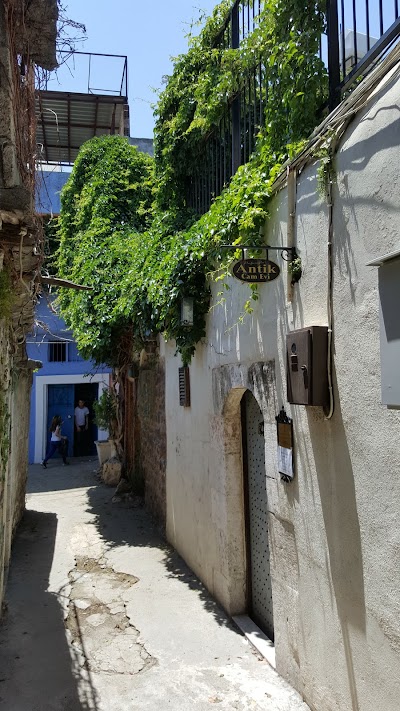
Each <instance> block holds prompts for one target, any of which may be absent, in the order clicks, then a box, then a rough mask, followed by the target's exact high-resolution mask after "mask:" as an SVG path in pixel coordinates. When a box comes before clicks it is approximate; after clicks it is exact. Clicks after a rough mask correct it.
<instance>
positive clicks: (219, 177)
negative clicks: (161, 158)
mask: <svg viewBox="0 0 400 711" xmlns="http://www.w3.org/2000/svg"><path fill="white" fill-rule="evenodd" d="M288 2H290V0H288ZM399 3H400V0H326V33H325V34H324V35H323V36H322V37H321V41H320V49H319V53H320V58H321V59H322V61H323V62H324V63H325V65H326V67H327V73H328V81H329V98H328V108H329V110H333V109H334V108H335V107H336V106H337V105H338V104H339V103H340V101H341V99H342V96H343V94H344V93H345V92H348V91H349V90H351V88H352V85H353V84H354V82H355V81H356V80H357V79H359V77H361V76H365V75H366V74H367V73H368V71H370V70H371V69H372V68H373V67H374V66H375V64H376V63H377V62H378V61H379V59H381V58H382V57H383V56H384V55H385V53H387V51H388V50H389V48H390V47H391V45H392V44H393V43H394V42H396V40H397V39H398V37H399V35H400V17H399ZM263 7H264V0H254V1H253V2H252V3H245V4H244V3H243V2H241V1H240V0H236V2H234V4H233V6H232V9H231V11H230V13H229V16H228V17H227V19H226V22H225V24H224V25H223V27H222V28H221V32H220V33H219V35H218V37H217V38H216V40H215V46H218V47H221V48H222V49H228V48H232V49H237V48H239V47H240V43H241V42H242V41H243V40H244V39H245V38H246V37H248V36H249V35H250V34H251V33H252V32H253V31H254V29H255V27H256V26H257V23H258V22H259V21H260V20H259V16H260V13H261V11H262V9H263ZM268 86H269V84H268V72H267V69H266V67H265V66H264V64H263V63H262V62H261V63H259V64H257V65H256V66H255V67H254V69H253V73H252V75H251V76H249V77H246V79H244V81H243V84H242V88H241V91H240V92H239V94H238V95H237V96H235V97H234V98H233V99H232V101H231V102H230V104H229V106H228V107H227V110H226V112H225V113H224V115H223V117H222V118H221V120H220V122H219V124H218V125H217V126H215V127H214V130H213V132H212V133H211V135H209V136H208V138H207V140H205V142H204V145H202V147H201V156H202V158H201V160H199V161H198V166H197V171H196V173H195V174H192V175H190V176H188V179H187V204H188V205H189V206H190V207H192V208H193V209H194V210H195V211H196V212H197V213H198V214H203V213H204V212H207V210H208V209H209V208H210V205H211V202H212V200H213V199H214V198H215V197H217V196H218V195H220V193H221V192H222V190H223V188H224V186H226V185H227V184H228V183H229V180H230V179H231V177H232V175H234V173H235V172H236V170H237V169H238V167H239V166H240V165H243V164H244V163H246V162H247V161H248V160H249V158H250V155H251V154H252V152H253V151H254V149H255V144H256V141H257V135H258V134H259V132H260V129H261V128H262V126H263V124H264V120H265V106H266V100H267V96H268ZM323 108H324V107H321V110H322V109H323Z"/></svg>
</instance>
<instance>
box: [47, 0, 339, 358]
mask: <svg viewBox="0 0 400 711" xmlns="http://www.w3.org/2000/svg"><path fill="white" fill-rule="evenodd" d="M324 5H325V3H324V2H323V1H322V0H318V1H315V2H308V3H304V0H266V1H265V3H264V6H263V10H262V15H261V17H260V22H259V24H258V27H257V28H256V29H255V31H254V32H253V33H252V34H251V35H250V36H249V37H248V38H247V40H245V41H244V42H243V43H242V46H241V47H240V48H239V49H235V50H232V49H229V48H228V49H223V48H222V47H218V46H215V39H216V37H217V36H218V33H219V32H220V30H221V27H222V26H223V23H224V22H225V21H226V18H227V16H228V14H229V11H230V8H231V2H230V0H224V2H222V3H220V5H218V6H217V7H216V9H215V10H214V12H213V15H212V17H211V18H210V19H209V20H208V21H207V22H206V24H205V27H204V29H203V31H202V32H201V33H200V35H199V36H198V37H195V38H192V39H191V43H190V48H189V51H188V52H187V54H185V55H181V56H180V57H178V58H177V59H176V60H175V64H174V70H173V73H172V75H171V76H170V77H169V80H168V82H167V85H166V87H165V89H164V91H163V92H162V94H161V96H160V98H159V103H158V106H157V108H156V117H157V121H156V133H155V163H153V161H152V160H151V159H150V158H149V157H148V156H146V155H144V154H141V153H139V152H138V151H137V150H136V149H135V148H133V147H132V146H130V145H129V143H128V142H127V141H126V139H123V138H119V137H106V138H101V139H93V140H92V141H90V142H88V143H87V144H85V146H84V147H83V148H82V149H81V151H80V153H79V156H78V159H77V161H76V162H75V165H74V169H73V171H72V174H71V177H70V179H69V181H68V183H67V185H66V186H65V188H64V190H63V192H62V210H61V218H60V235H61V242H60V249H59V252H58V257H57V261H58V268H59V272H60V276H64V277H66V278H69V279H72V280H73V281H76V282H80V283H83V284H86V285H89V286H91V287H92V291H90V292H87V291H79V292H78V291H67V290H61V292H60V304H61V308H62V313H63V315H64V317H65V319H66V321H67V324H68V326H69V327H70V328H72V329H73V331H74V334H75V337H76V339H77V342H78V346H79V348H80V351H81V352H82V354H83V355H84V356H85V357H88V358H93V359H94V360H95V361H96V362H97V363H104V362H105V363H108V364H110V365H113V366H116V365H119V364H120V363H121V361H124V359H126V358H128V354H127V353H126V352H125V351H124V347H123V344H124V343H128V344H129V343H131V342H132V340H133V341H135V340H136V341H139V342H140V341H143V340H145V339H146V337H148V336H150V335H151V334H153V333H156V332H162V333H164V334H165V336H166V337H167V338H173V339H175V340H176V344H177V349H178V351H179V352H180V353H181V355H182V359H183V362H184V363H185V364H186V363H188V362H189V361H190V358H191V356H192V354H193V352H194V350H195V347H196V344H197V342H198V341H199V340H200V339H201V338H202V337H203V336H204V334H205V316H206V313H207V312H208V310H209V300H210V291H209V286H208V280H209V277H210V275H211V274H212V275H213V276H214V278H218V277H219V276H221V274H224V273H226V270H227V265H228V258H227V256H226V254H223V253H222V252H221V248H220V245H221V244H223V243H230V244H245V243H246V242H247V241H251V242H252V243H255V241H256V240H259V241H260V243H261V242H262V241H263V236H262V233H263V227H264V224H265V220H266V217H267V215H268V199H269V197H270V194H271V185H272V183H273V181H274V178H275V177H276V175H277V172H278V171H279V169H280V167H281V165H282V162H283V161H285V160H286V159H287V158H288V157H291V156H293V155H294V154H295V153H296V151H297V150H299V149H300V148H301V147H302V146H303V145H304V140H305V139H306V138H307V136H308V135H309V134H310V132H311V131H312V130H313V128H314V127H315V125H317V123H318V121H319V118H320V116H319V111H320V107H321V105H322V104H323V103H324V100H325V96H326V84H327V82H326V72H325V68H324V66H323V64H322V62H321V61H320V59H319V56H318V44H319V38H320V35H321V32H322V31H323V29H324V22H325V19H324V12H323V10H324ZM260 62H262V63H263V65H264V66H265V67H266V68H267V70H268V77H269V91H268V96H267V102H266V121H265V126H263V128H262V130H261V132H260V136H259V138H258V143H257V147H256V150H255V152H254V154H253V156H252V157H251V159H250V160H249V162H248V163H247V164H246V165H244V166H241V167H240V168H239V170H238V171H237V173H236V175H235V176H234V177H233V178H232V180H231V182H230V185H229V186H228V187H226V188H225V190H224V191H223V192H222V194H221V195H220V196H219V197H217V198H216V199H215V200H214V202H213V203H212V205H211V208H210V210H209V212H208V213H206V214H205V215H203V216H202V217H200V218H199V217H198V215H196V214H194V213H193V210H190V209H189V208H188V207H187V205H186V203H185V192H186V191H185V184H186V181H187V179H188V176H190V175H192V174H193V173H194V172H195V171H196V166H197V162H198V160H199V155H200V153H201V151H202V150H203V145H204V140H205V139H206V138H207V136H208V135H209V134H210V132H212V131H213V129H214V127H215V126H216V125H217V124H218V121H219V120H220V118H221V115H222V113H223V112H226V111H227V110H228V107H229V104H230V102H231V100H232V98H233V97H234V96H235V94H236V93H237V91H238V90H239V89H240V87H241V86H242V84H243V81H244V79H245V78H246V77H247V76H249V75H250V74H251V72H252V71H253V68H254V66H257V65H258V64H259V63H260ZM296 268H297V273H299V269H301V265H300V263H299V264H297V265H296ZM293 276H295V275H293ZM183 296H193V297H195V314H194V325H193V327H191V328H187V327H185V326H182V325H181V323H180V303H181V299H182V297H183ZM252 298H253V299H256V298H257V294H256V293H253V292H252ZM245 310H248V311H251V307H250V305H249V303H247V309H246V308H245Z"/></svg>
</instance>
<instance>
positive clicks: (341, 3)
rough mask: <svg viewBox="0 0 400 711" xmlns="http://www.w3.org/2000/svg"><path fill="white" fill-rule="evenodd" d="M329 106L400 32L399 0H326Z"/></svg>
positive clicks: (334, 102) (332, 106) (339, 97)
mask: <svg viewBox="0 0 400 711" xmlns="http://www.w3.org/2000/svg"><path fill="white" fill-rule="evenodd" d="M326 20H327V44H328V71H329V108H330V109H333V108H335V106H337V104H338V103H339V102H340V100H341V97H342V95H343V93H344V92H345V91H348V90H349V89H350V88H351V85H352V84H353V83H354V82H355V81H356V79H358V78H359V77H360V76H363V75H364V74H365V73H366V72H368V71H370V70H371V69H372V68H373V66H374V65H375V63H376V62H377V61H378V60H379V59H380V58H381V57H382V56H383V55H384V54H385V52H387V51H388V49H389V48H390V46H391V45H392V43H393V42H394V41H395V40H396V39H398V37H399V35H400V18H399V0H327V4H326Z"/></svg>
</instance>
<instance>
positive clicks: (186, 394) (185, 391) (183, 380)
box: [179, 367, 190, 407]
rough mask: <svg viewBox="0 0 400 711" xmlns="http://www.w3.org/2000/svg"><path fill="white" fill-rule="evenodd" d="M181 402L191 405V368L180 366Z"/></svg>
mask: <svg viewBox="0 0 400 711" xmlns="http://www.w3.org/2000/svg"><path fill="white" fill-rule="evenodd" d="M179 404H180V405H182V407H190V378H189V368H188V367H186V368H179Z"/></svg>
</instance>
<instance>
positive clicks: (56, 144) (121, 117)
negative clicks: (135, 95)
mask: <svg viewBox="0 0 400 711" xmlns="http://www.w3.org/2000/svg"><path fill="white" fill-rule="evenodd" d="M128 116H129V109H128V104H127V100H126V97H124V96H119V95H115V96H114V95H104V94H77V93H76V94H75V93H72V92H62V91H43V90H39V91H37V92H36V117H37V132H36V142H37V144H38V160H40V161H43V162H46V163H66V164H72V163H73V162H74V161H75V159H76V157H77V155H78V151H79V149H80V147H81V146H82V144H83V143H85V141H88V140H89V139H90V138H94V136H103V135H106V134H119V135H122V136H128V135H129V121H128Z"/></svg>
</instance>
